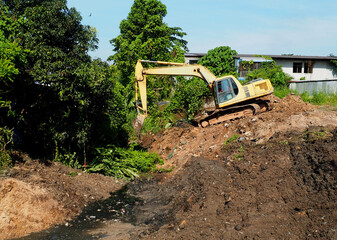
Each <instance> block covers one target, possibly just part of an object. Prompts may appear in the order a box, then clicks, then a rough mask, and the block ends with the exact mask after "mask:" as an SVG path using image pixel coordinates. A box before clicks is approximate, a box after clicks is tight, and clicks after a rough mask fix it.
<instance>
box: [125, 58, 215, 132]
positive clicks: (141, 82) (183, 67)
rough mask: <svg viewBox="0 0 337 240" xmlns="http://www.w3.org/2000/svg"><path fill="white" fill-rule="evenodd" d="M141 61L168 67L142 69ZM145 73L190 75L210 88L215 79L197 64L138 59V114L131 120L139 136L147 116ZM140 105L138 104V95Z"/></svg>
mask: <svg viewBox="0 0 337 240" xmlns="http://www.w3.org/2000/svg"><path fill="white" fill-rule="evenodd" d="M142 63H156V64H161V65H169V67H154V68H148V69H144V68H143V65H142ZM146 75H165V76H191V77H198V78H201V79H202V80H204V82H205V83H206V84H207V86H208V87H209V88H210V90H211V89H212V86H213V85H212V83H213V82H214V81H215V80H216V76H215V75H214V74H213V73H212V72H211V71H209V70H208V69H207V68H205V67H204V66H201V65H198V64H193V65H190V64H185V63H173V62H162V61H148V60H138V61H137V64H136V68H135V92H136V107H137V112H138V116H137V118H136V119H134V120H133V122H132V125H133V128H134V129H135V131H136V133H137V135H138V136H140V133H141V130H142V127H143V124H144V120H145V119H146V117H147V93H146V91H147V90H146ZM139 95H140V100H141V103H142V105H141V106H139V105H138V103H137V101H138V96H139Z"/></svg>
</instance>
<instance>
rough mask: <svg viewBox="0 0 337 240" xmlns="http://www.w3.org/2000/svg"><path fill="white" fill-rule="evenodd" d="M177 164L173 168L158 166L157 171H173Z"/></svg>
mask: <svg viewBox="0 0 337 240" xmlns="http://www.w3.org/2000/svg"><path fill="white" fill-rule="evenodd" d="M174 168H175V166H172V167H171V168H157V170H156V172H158V173H164V172H166V173H168V172H172V171H173V170H174Z"/></svg>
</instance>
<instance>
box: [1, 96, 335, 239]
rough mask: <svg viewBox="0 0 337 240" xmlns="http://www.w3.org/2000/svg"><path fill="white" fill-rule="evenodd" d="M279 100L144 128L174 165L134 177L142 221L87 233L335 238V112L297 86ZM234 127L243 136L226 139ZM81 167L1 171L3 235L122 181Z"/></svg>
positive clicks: (65, 212) (37, 224)
mask: <svg viewBox="0 0 337 240" xmlns="http://www.w3.org/2000/svg"><path fill="white" fill-rule="evenodd" d="M274 102H275V103H274V105H275V106H274V109H273V110H272V111H270V112H266V113H263V114H260V115H258V116H254V117H250V118H246V119H241V120H236V121H232V122H228V123H225V124H219V125H216V126H211V127H208V128H204V129H200V128H196V127H193V126H191V125H188V124H179V125H177V126H175V127H173V128H169V129H167V130H165V131H164V132H163V133H160V134H157V135H147V136H145V137H144V138H143V139H142V140H143V145H144V146H146V147H147V148H148V149H149V151H152V152H157V153H158V154H159V155H160V156H161V157H162V158H163V159H164V160H165V167H167V168H170V167H172V166H174V170H173V171H172V172H171V173H165V174H156V175H154V176H153V178H151V179H141V180H139V181H135V182H132V183H129V184H128V191H127V193H128V194H129V195H131V196H134V197H136V199H138V200H137V201H136V202H135V204H134V206H133V207H132V210H131V211H130V214H132V215H133V216H134V219H135V220H134V221H133V222H132V223H130V222H128V223H126V222H123V221H115V220H111V221H107V222H106V223H104V224H102V225H100V226H99V228H97V229H96V230H91V231H90V233H89V235H90V234H91V235H95V234H104V235H101V238H102V239H337V227H336V226H337V184H336V183H337V175H336V171H337V130H336V129H337V111H333V109H332V110H331V109H330V110H322V109H320V108H317V107H314V106H312V105H309V104H306V103H303V102H302V101H301V100H300V99H299V98H298V97H296V96H293V95H290V96H288V97H286V98H284V99H282V100H280V99H277V98H276V97H275V98H274ZM235 134H237V135H238V137H239V139H236V140H235V141H233V142H232V143H228V144H226V145H224V142H225V141H226V140H227V139H228V138H230V137H232V136H233V135H235ZM239 140H240V141H239ZM74 171H75V170H72V169H69V168H66V167H64V166H62V165H60V164H57V163H49V164H47V165H46V164H44V163H39V162H38V161H31V160H28V161H23V163H21V164H19V165H17V166H16V167H15V168H14V169H13V170H11V171H9V172H8V173H7V176H3V178H2V180H1V183H0V228H1V229H0V238H4V239H5V238H11V237H16V236H22V235H24V234H27V233H29V232H31V231H39V230H41V229H43V228H47V227H49V226H52V225H53V224H57V223H61V222H64V221H67V220H69V219H70V218H72V217H74V216H75V215H77V214H79V213H80V212H81V210H82V209H83V207H84V206H85V205H87V204H89V203H90V202H93V201H97V200H101V199H104V198H107V197H109V196H110V195H109V193H110V192H112V191H115V190H117V189H119V188H120V187H121V186H122V185H123V184H120V183H115V181H114V179H111V178H107V177H103V176H100V175H89V174H85V173H82V172H80V174H77V175H76V176H73V175H74V174H73V173H72V172H74ZM8 175H10V176H8ZM51 216H53V217H51ZM1 234H2V235H1Z"/></svg>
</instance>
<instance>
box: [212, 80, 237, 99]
mask: <svg viewBox="0 0 337 240" xmlns="http://www.w3.org/2000/svg"><path fill="white" fill-rule="evenodd" d="M216 91H217V99H218V103H219V104H220V103H223V102H226V101H229V100H231V99H233V98H234V97H235V96H236V95H238V93H239V89H238V86H237V85H236V83H235V81H234V80H233V79H232V78H225V79H222V80H219V81H218V82H217V84H216Z"/></svg>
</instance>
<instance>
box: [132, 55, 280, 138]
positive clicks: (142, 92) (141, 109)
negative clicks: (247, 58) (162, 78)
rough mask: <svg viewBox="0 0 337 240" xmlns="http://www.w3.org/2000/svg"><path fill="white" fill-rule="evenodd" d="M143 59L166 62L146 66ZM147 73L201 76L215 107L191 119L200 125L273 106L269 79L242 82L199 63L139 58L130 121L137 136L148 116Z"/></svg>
mask: <svg viewBox="0 0 337 240" xmlns="http://www.w3.org/2000/svg"><path fill="white" fill-rule="evenodd" d="M142 63H154V64H160V65H166V66H160V67H153V68H147V69H146V68H144V67H143V65H142ZM147 75H168V76H189V77H198V78H201V79H202V80H203V81H204V82H205V83H206V85H207V87H208V88H209V90H210V91H211V93H212V95H213V98H214V101H213V103H214V104H213V106H214V107H213V108H211V109H208V110H207V111H206V113H205V114H203V115H200V116H197V117H195V119H194V121H195V122H196V123H197V124H198V125H199V126H201V127H207V126H209V125H214V124H218V123H221V122H224V121H228V120H232V119H237V118H243V117H247V116H253V115H255V114H258V113H261V112H265V111H268V110H270V109H271V108H272V105H271V103H270V98H269V96H270V95H271V94H272V93H273V91H274V89H273V86H272V84H271V82H270V80H269V79H254V80H252V81H250V82H248V83H247V84H244V85H241V83H240V82H239V81H238V80H237V79H236V78H235V77H234V76H232V75H227V76H222V77H219V78H217V77H216V76H215V75H214V74H213V73H212V72H211V71H210V70H209V69H207V68H206V67H204V66H202V65H199V64H186V63H174V62H162V61H149V60H138V61H137V64H136V67H135V84H136V85H135V94H136V96H135V99H136V108H137V112H138V116H137V118H136V119H134V120H133V122H132V125H133V128H134V129H135V131H136V133H137V135H138V137H140V135H141V129H142V126H143V124H144V121H145V119H146V117H147V93H146V76H147ZM138 96H140V100H141V106H140V105H139V104H138Z"/></svg>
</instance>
